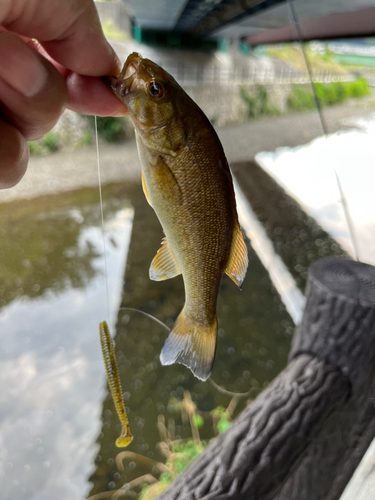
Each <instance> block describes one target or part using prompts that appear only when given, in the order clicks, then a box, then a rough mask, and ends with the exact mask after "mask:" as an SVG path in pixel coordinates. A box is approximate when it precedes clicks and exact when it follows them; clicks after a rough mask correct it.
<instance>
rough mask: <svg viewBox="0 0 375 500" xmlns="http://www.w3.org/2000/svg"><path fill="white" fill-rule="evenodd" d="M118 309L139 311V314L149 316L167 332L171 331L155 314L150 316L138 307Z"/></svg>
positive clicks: (121, 308) (121, 309)
mask: <svg viewBox="0 0 375 500" xmlns="http://www.w3.org/2000/svg"><path fill="white" fill-rule="evenodd" d="M119 311H133V312H137V313H141V314H143V316H146V317H147V318H150V319H152V320H154V321H155V322H156V323H158V324H159V325H161V326H162V327H163V328H164V329H165V330H167V332H168V333H170V332H171V329H170V328H169V327H168V326H167V325H166V324H165V323H163V322H162V321H160V319H158V318H155V316H152V314H149V313H146V312H144V311H141V310H140V309H135V308H134V307H120V309H119Z"/></svg>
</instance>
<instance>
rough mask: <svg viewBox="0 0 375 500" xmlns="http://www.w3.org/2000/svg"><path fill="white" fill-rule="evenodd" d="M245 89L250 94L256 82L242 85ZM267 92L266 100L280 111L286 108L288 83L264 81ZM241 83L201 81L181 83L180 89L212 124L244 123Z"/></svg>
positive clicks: (246, 113)
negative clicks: (182, 85) (192, 83)
mask: <svg viewBox="0 0 375 500" xmlns="http://www.w3.org/2000/svg"><path fill="white" fill-rule="evenodd" d="M242 87H243V88H244V89H245V91H246V92H247V93H248V94H249V95H250V96H252V95H254V94H255V92H256V88H257V85H255V84H247V85H242ZM264 87H265V88H266V90H267V93H268V102H269V104H270V105H271V106H273V107H275V108H277V109H278V110H279V111H280V112H281V113H283V112H285V111H286V110H287V101H288V96H289V94H290V91H291V85H290V84H288V83H285V84H280V83H275V84H265V85H264ZM240 89H241V86H240V85H238V84H233V85H230V84H228V85H215V84H207V83H202V84H201V85H184V90H185V91H186V92H187V93H188V94H189V95H190V97H191V98H192V99H193V100H194V101H195V102H196V103H197V104H198V106H199V107H200V108H201V109H202V110H203V111H204V113H205V114H206V115H207V117H208V118H209V119H210V120H211V121H212V122H213V124H214V125H215V126H223V125H230V124H233V123H244V122H246V121H248V107H247V105H246V103H245V101H244V99H243V98H242V96H241V93H240Z"/></svg>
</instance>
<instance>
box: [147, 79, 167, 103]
mask: <svg viewBox="0 0 375 500" xmlns="http://www.w3.org/2000/svg"><path fill="white" fill-rule="evenodd" d="M148 91H149V92H150V94H151V95H152V97H156V98H157V99H161V98H162V97H163V96H164V87H163V85H161V84H160V83H156V82H154V81H152V82H151V83H150V85H149V86H148Z"/></svg>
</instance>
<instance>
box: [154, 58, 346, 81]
mask: <svg viewBox="0 0 375 500" xmlns="http://www.w3.org/2000/svg"><path fill="white" fill-rule="evenodd" d="M161 65H162V67H163V68H164V69H165V70H166V71H168V73H170V74H171V75H172V76H173V77H174V78H175V79H176V80H177V82H179V83H180V84H181V85H198V84H200V83H206V84H224V85H225V84H228V85H231V84H235V85H245V84H267V83H268V84H270V83H275V84H276V83H277V84H288V83H300V84H302V83H309V82H310V79H309V75H308V74H307V73H306V74H304V73H300V72H298V71H295V70H293V69H289V68H287V69H285V68H281V69H277V68H259V67H255V66H254V67H242V68H236V67H234V68H230V67H225V66H218V65H202V64H197V65H194V64H186V63H177V64H174V65H171V64H168V63H165V64H163V63H161ZM353 80H355V76H354V75H352V74H350V73H344V72H342V73H334V72H323V71H320V72H315V73H313V81H314V82H322V83H328V82H339V81H341V82H347V81H353Z"/></svg>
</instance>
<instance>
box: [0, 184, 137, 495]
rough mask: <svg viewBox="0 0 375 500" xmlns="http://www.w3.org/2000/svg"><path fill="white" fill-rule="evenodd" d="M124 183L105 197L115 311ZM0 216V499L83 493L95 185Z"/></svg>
mask: <svg viewBox="0 0 375 500" xmlns="http://www.w3.org/2000/svg"><path fill="white" fill-rule="evenodd" d="M126 189H129V187H127V188H126ZM126 189H125V187H122V188H121V186H107V187H106V189H105V190H104V193H103V194H104V198H105V228H106V238H107V260H108V266H107V267H108V273H109V280H110V283H111V285H112V286H110V303H111V304H113V305H114V306H115V308H117V306H118V304H116V299H117V302H118V299H119V296H118V291H119V290H118V285H116V281H118V277H120V278H121V276H122V274H123V263H124V261H125V259H126V250H127V248H128V242H129V238H130V233H131V226H132V215H133V210H132V208H131V205H130V203H129V201H127V200H126V198H127V191H126ZM0 214H1V216H0V217H1V221H0V231H1V235H2V239H1V241H2V243H1V289H2V290H3V294H2V299H3V302H2V303H1V306H2V308H1V310H0V321H1V325H2V329H1V358H0V385H1V391H0V414H1V420H0V449H1V451H0V476H1V490H0V498H1V499H4V500H5V499H12V500H13V499H14V498H17V499H20V500H23V499H25V500H26V499H27V500H30V499H38V500H41V499H51V498H53V499H56V500H58V499H63V498H64V499H66V498H71V499H80V498H83V497H84V495H85V492H86V491H87V475H88V474H89V471H90V469H91V467H92V461H93V459H94V456H95V455H96V450H95V446H93V442H94V441H95V437H96V435H97V433H98V431H99V427H100V415H99V408H100V406H101V401H102V399H103V397H104V388H105V379H104V378H103V370H102V365H101V363H102V361H101V353H100V346H99V341H98V332H97V330H98V322H99V321H100V320H102V319H104V318H106V317H107V314H108V312H107V306H106V295H105V294H106V291H105V283H104V263H103V241H102V234H101V225H100V222H99V221H100V212H99V204H98V190H97V189H84V190H79V191H74V192H70V193H64V194H62V195H54V196H53V197H51V196H49V197H44V198H39V199H36V200H30V201H27V200H23V201H17V202H11V203H8V204H2V205H1V206H0ZM124 236H125V237H124ZM111 242H112V243H111ZM120 285H122V283H121V282H120ZM116 294H117V297H116Z"/></svg>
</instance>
